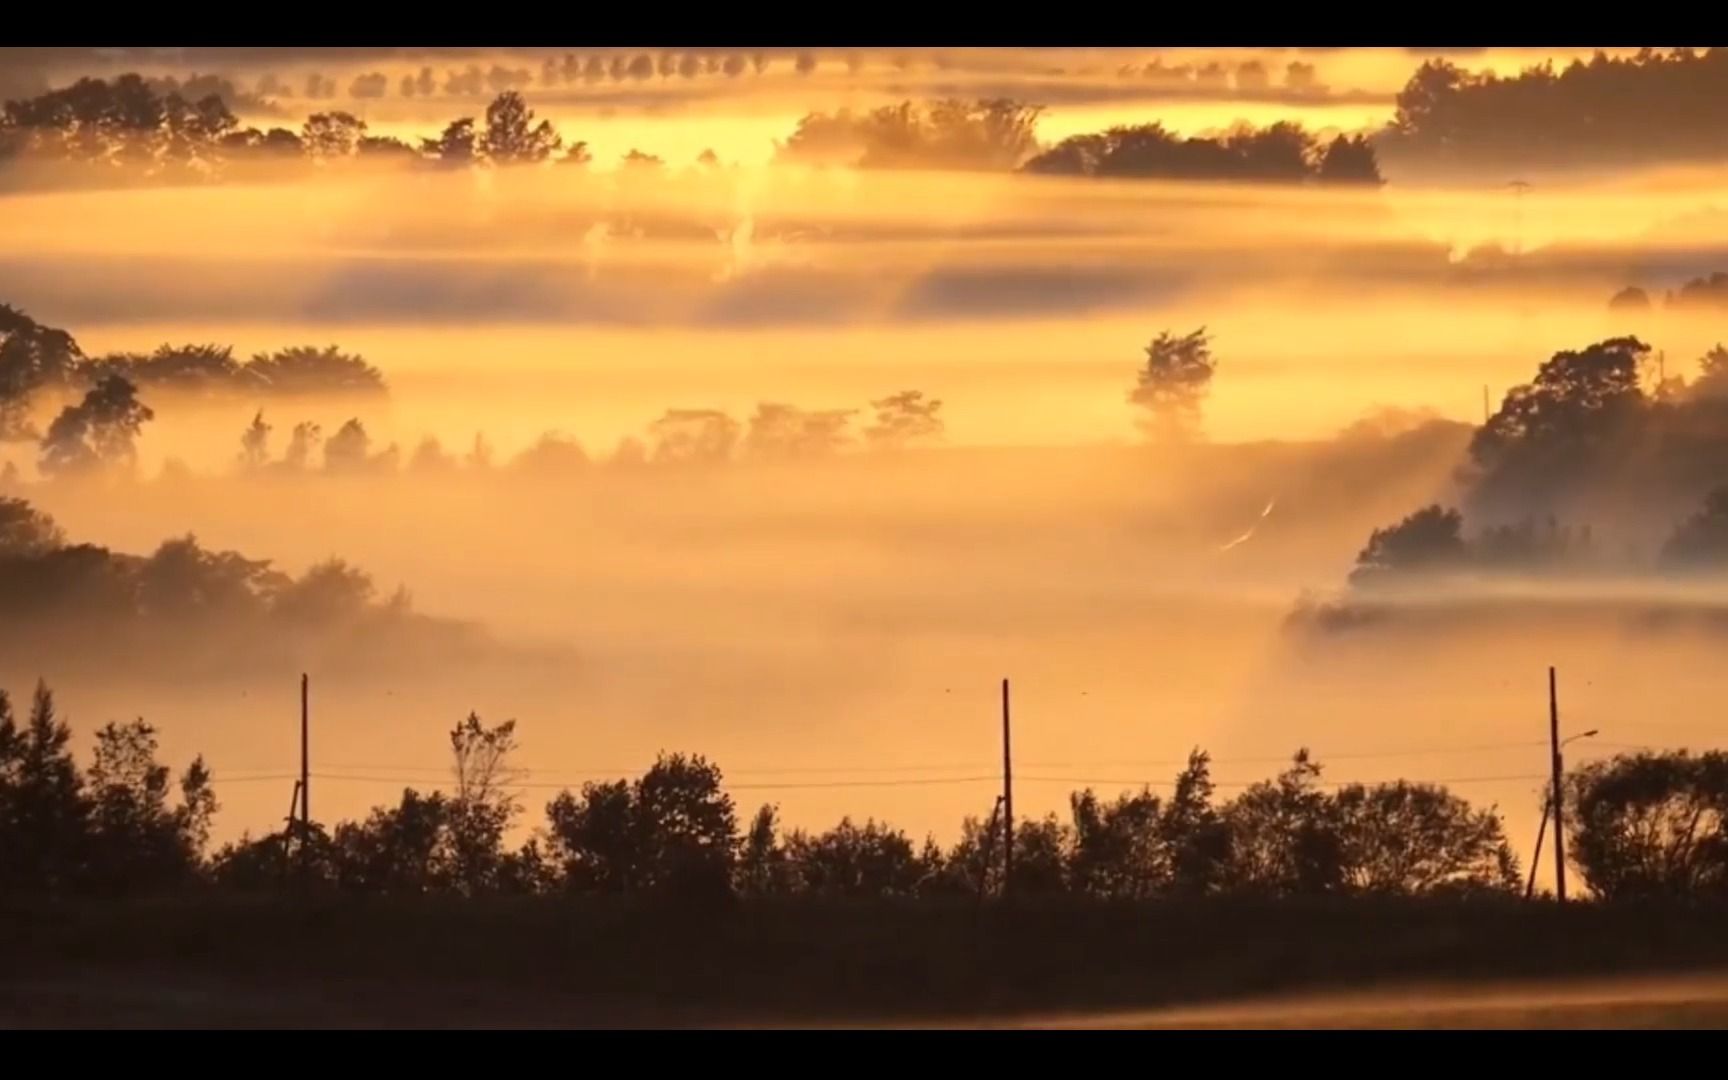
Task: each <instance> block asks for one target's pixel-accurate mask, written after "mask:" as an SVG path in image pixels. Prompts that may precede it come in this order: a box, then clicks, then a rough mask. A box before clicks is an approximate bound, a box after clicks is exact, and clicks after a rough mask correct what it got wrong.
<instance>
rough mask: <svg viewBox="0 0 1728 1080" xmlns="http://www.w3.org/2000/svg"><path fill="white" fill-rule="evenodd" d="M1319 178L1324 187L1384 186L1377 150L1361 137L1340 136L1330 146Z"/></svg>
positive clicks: (1319, 172) (1317, 174) (1317, 172)
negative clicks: (1346, 185) (1376, 155)
mask: <svg viewBox="0 0 1728 1080" xmlns="http://www.w3.org/2000/svg"><path fill="white" fill-rule="evenodd" d="M1315 176H1316V178H1317V179H1318V180H1319V181H1320V182H1321V183H1323V184H1373V185H1379V184H1381V183H1384V181H1383V180H1382V179H1381V176H1380V164H1379V162H1377V161H1376V160H1375V159H1374V147H1373V146H1371V145H1369V143H1368V140H1367V138H1366V137H1364V136H1361V135H1355V136H1351V137H1349V138H1346V137H1345V136H1343V135H1340V136H1338V137H1337V138H1335V139H1333V140H1332V141H1331V142H1330V143H1328V144H1327V146H1326V151H1325V153H1324V154H1322V155H1321V157H1320V165H1319V168H1318V170H1317V171H1316V173H1315Z"/></svg>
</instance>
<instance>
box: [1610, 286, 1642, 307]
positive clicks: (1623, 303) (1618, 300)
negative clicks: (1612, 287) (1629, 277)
mask: <svg viewBox="0 0 1728 1080" xmlns="http://www.w3.org/2000/svg"><path fill="white" fill-rule="evenodd" d="M1608 309H1609V310H1610V311H1648V310H1650V294H1649V293H1647V292H1645V291H1644V290H1643V289H1640V288H1638V287H1637V286H1636V285H1628V286H1626V287H1625V288H1624V289H1621V290H1620V291H1619V292H1617V293H1615V294H1614V295H1613V296H1611V297H1609V298H1608Z"/></svg>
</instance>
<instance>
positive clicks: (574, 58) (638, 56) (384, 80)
mask: <svg viewBox="0 0 1728 1080" xmlns="http://www.w3.org/2000/svg"><path fill="white" fill-rule="evenodd" d="M776 59H789V60H790V65H791V68H792V70H793V71H795V72H796V73H797V74H799V75H809V74H811V73H812V72H814V71H815V70H816V68H817V65H818V63H819V60H818V57H817V56H816V55H815V54H814V53H810V52H800V53H798V54H797V55H796V56H793V57H790V58H777V57H773V56H770V55H768V54H766V53H762V52H751V53H727V52H724V51H709V50H703V51H701V52H677V51H667V52H656V53H647V52H643V53H633V54H632V53H611V54H599V53H591V54H589V55H587V56H580V55H577V54H575V53H566V54H565V55H564V56H562V57H547V58H546V59H545V60H543V61H541V63H540V66H539V68H538V69H535V68H532V67H506V66H504V65H503V64H493V65H491V67H489V68H482V67H481V66H480V65H478V64H469V65H467V66H466V67H463V68H460V69H455V68H450V69H446V70H445V71H444V72H443V73H442V75H440V74H439V73H438V72H437V71H435V70H434V69H433V68H432V67H430V66H427V65H422V66H421V67H420V69H419V70H418V71H409V72H404V73H402V74H400V75H399V76H396V77H395V78H392V76H391V73H389V72H384V71H366V72H361V73H360V74H358V75H356V76H354V77H353V79H351V80H350V81H349V82H348V83H347V85H346V88H345V92H346V94H347V96H348V97H350V98H354V99H356V100H367V99H375V98H383V97H388V96H390V95H391V94H392V93H394V94H396V96H398V97H401V98H428V97H434V96H437V95H439V94H443V95H446V96H451V97H478V96H480V95H481V94H485V93H491V94H502V93H507V92H509V91H512V90H518V91H520V90H526V89H528V88H529V87H531V86H534V85H536V84H538V85H539V86H540V87H541V88H542V89H551V88H553V87H562V86H579V85H589V86H591V85H594V84H597V83H602V82H613V83H626V82H628V83H644V82H649V81H651V80H654V79H658V80H660V81H662V82H664V81H666V80H669V79H671V78H674V77H677V78H679V79H694V78H698V77H700V76H714V75H721V76H725V77H726V78H731V79H735V78H737V77H739V76H741V75H744V74H746V73H749V74H753V75H762V74H765V73H767V72H768V70H769V69H770V68H771V67H772V66H773V65H774V63H775V61H776ZM855 63H856V60H855V58H854V59H853V60H852V61H851V63H850V64H849V66H854V65H855ZM343 93H344V88H343V87H342V86H340V85H339V84H338V83H337V81H336V80H335V79H333V78H330V77H328V76H326V75H323V74H320V73H317V72H314V73H311V74H308V75H307V76H306V77H305V78H304V79H302V80H301V81H300V82H299V83H293V82H289V81H287V80H284V79H282V78H280V77H279V76H276V75H265V76H263V77H262V78H261V79H259V81H258V83H257V88H256V91H255V92H254V93H252V94H250V95H248V96H249V97H251V98H253V99H263V100H269V101H280V100H294V99H295V98H297V97H299V98H305V99H307V100H311V101H327V100H333V99H335V98H338V97H340V96H342V94H343ZM229 100H232V99H229Z"/></svg>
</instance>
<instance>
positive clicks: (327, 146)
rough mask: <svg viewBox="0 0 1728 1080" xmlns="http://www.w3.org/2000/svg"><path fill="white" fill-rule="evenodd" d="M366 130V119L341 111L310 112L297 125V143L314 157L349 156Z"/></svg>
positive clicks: (331, 158)
mask: <svg viewBox="0 0 1728 1080" xmlns="http://www.w3.org/2000/svg"><path fill="white" fill-rule="evenodd" d="M365 134H366V121H364V120H361V119H360V118H358V117H356V116H354V115H353V114H351V113H345V112H327V113H313V114H312V115H311V116H309V117H307V118H306V123H305V125H304V126H303V127H302V128H301V129H300V143H301V145H302V146H304V147H305V149H306V153H307V154H309V155H310V156H311V157H313V158H315V159H318V160H334V159H337V158H348V157H353V156H354V153H355V151H356V150H357V149H358V148H359V145H360V139H361V137H362V136H364V135H365Z"/></svg>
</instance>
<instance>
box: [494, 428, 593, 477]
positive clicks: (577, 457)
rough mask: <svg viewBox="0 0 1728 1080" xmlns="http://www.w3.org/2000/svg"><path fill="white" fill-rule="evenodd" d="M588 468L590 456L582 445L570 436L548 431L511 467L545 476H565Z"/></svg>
mask: <svg viewBox="0 0 1728 1080" xmlns="http://www.w3.org/2000/svg"><path fill="white" fill-rule="evenodd" d="M587 466H588V454H587V452H586V451H585V450H583V449H582V444H581V443H579V442H577V441H576V440H575V439H573V438H571V437H570V436H568V435H564V434H560V433H558V432H553V431H548V432H546V433H545V434H543V435H541V436H540V438H539V439H538V440H537V441H536V442H535V443H534V445H532V446H530V447H528V448H527V449H526V450H524V451H522V452H521V453H520V454H517V455H516V458H515V460H513V461H511V462H510V467H511V468H513V469H516V470H517V471H519V472H525V473H537V474H540V475H543V476H563V475H568V474H570V473H572V472H576V471H579V470H581V469H585V468H587Z"/></svg>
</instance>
